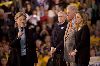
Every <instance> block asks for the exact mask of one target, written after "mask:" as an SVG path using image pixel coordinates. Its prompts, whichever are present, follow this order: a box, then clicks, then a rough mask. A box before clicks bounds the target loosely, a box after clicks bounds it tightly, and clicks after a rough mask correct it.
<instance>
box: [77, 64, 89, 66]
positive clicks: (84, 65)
mask: <svg viewBox="0 0 100 66" xmlns="http://www.w3.org/2000/svg"><path fill="white" fill-rule="evenodd" d="M77 66H88V64H77Z"/></svg>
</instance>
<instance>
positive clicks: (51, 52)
mask: <svg viewBox="0 0 100 66" xmlns="http://www.w3.org/2000/svg"><path fill="white" fill-rule="evenodd" d="M55 51H56V48H54V47H51V51H50V55H51V57H52V55H53V53H54V52H55Z"/></svg>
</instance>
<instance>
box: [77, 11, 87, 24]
mask: <svg viewBox="0 0 100 66" xmlns="http://www.w3.org/2000/svg"><path fill="white" fill-rule="evenodd" d="M78 13H79V14H80V15H81V17H82V19H83V21H81V22H82V23H81V24H82V25H86V24H87V21H88V14H87V13H85V12H78Z"/></svg>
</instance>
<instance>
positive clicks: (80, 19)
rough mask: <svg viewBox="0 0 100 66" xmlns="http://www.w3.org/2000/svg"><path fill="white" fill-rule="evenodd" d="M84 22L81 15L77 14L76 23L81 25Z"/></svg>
mask: <svg viewBox="0 0 100 66" xmlns="http://www.w3.org/2000/svg"><path fill="white" fill-rule="evenodd" d="M82 20H83V19H82V17H81V15H80V14H79V13H77V14H76V23H77V24H80V23H81V22H82Z"/></svg>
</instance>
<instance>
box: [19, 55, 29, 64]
mask: <svg viewBox="0 0 100 66" xmlns="http://www.w3.org/2000/svg"><path fill="white" fill-rule="evenodd" d="M20 64H21V66H28V65H27V64H28V63H27V59H26V55H25V56H21V63H20Z"/></svg>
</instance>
